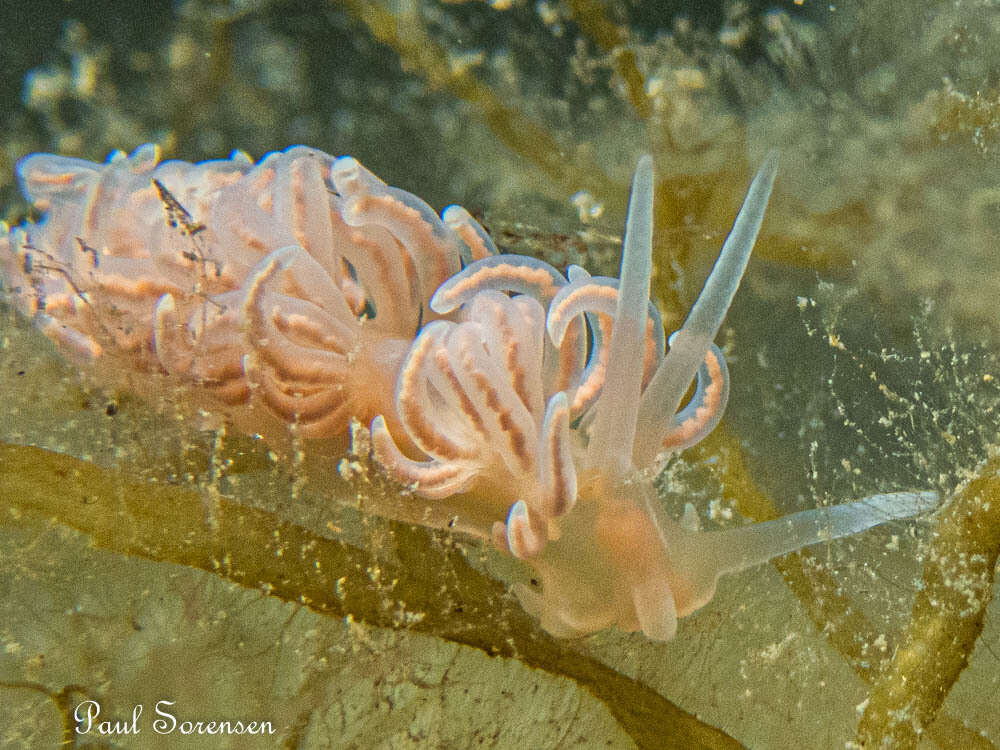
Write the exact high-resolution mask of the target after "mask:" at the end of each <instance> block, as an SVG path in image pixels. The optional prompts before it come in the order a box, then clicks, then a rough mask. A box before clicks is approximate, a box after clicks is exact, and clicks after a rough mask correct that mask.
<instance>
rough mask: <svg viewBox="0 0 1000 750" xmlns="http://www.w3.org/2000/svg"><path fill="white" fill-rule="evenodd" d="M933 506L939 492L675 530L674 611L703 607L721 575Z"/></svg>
mask: <svg viewBox="0 0 1000 750" xmlns="http://www.w3.org/2000/svg"><path fill="white" fill-rule="evenodd" d="M937 504H938V493H937V492H933V491H927V492H891V493H888V494H883V495H872V496H871V497H866V498H864V499H863V500H858V501H855V502H853V503H844V504H842V505H834V506H831V507H826V508H814V509H812V510H804V511H801V512H799V513H792V514H790V515H787V516H784V517H783V518H778V519H776V520H773V521H765V522H763V523H755V524H752V525H750V526H742V527H740V528H737V529H727V530H725V531H712V532H702V533H690V532H684V531H683V530H681V529H680V527H679V526H678V527H676V528H674V529H673V533H671V534H670V535H669V536H671V537H674V538H668V540H667V542H668V544H669V545H670V546H669V549H670V553H671V559H672V560H674V561H675V566H676V572H677V576H678V577H679V578H680V579H681V580H683V581H684V587H683V596H681V595H678V597H677V598H678V599H679V601H678V607H677V608H678V613H679V614H680V615H681V616H682V617H683V616H684V615H686V614H688V613H689V612H691V611H693V610H695V609H698V607H701V606H703V605H704V604H705V603H707V602H708V600H709V599H711V598H712V595H713V594H714V593H715V584H716V581H717V580H718V578H719V576H721V575H723V574H725V573H735V572H738V571H740V570H745V569H746V568H750V567H753V566H755V565H760V564H761V563H764V562H767V561H768V560H771V559H773V558H775V557H780V556H782V555H787V554H788V553H789V552H794V551H796V550H798V549H801V548H802V547H808V546H809V545H811V544H818V543H820V542H828V541H831V540H833V539H839V538H840V537H844V536H850V535H851V534H857V533H859V532H862V531H865V530H866V529H870V528H871V527H873V526H878V525H879V524H882V523H886V522H887V521H895V520H898V519H901V518H910V517H912V516H915V515H918V514H920V513H924V512H926V511H929V510H932V509H934V508H935V507H936V506H937ZM675 589H679V587H676V586H675ZM675 593H676V592H675Z"/></svg>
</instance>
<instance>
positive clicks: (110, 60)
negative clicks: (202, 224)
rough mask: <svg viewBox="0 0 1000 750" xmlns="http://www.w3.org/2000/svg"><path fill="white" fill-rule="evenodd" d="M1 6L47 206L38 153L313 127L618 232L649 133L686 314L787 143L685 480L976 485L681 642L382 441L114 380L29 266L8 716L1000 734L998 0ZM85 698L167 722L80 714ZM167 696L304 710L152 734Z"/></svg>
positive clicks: (582, 731)
mask: <svg viewBox="0 0 1000 750" xmlns="http://www.w3.org/2000/svg"><path fill="white" fill-rule="evenodd" d="M0 29H2V31H0V71H2V72H0V101H2V102H3V106H0V133H2V138H0V216H2V217H3V218H5V219H6V220H7V221H8V222H10V223H11V224H14V223H17V222H20V221H22V220H25V219H28V220H34V219H37V218H39V217H38V215H37V212H35V211H34V210H33V209H31V208H30V207H29V206H28V205H27V204H26V203H25V202H24V201H23V199H22V198H21V197H20V195H19V193H18V190H17V185H16V182H15V172H14V164H15V162H16V161H17V159H19V158H20V157H22V156H24V155H26V154H28V153H32V152H36V151H52V152H59V153H63V154H67V155H74V156H81V157H85V158H88V159H93V160H102V159H104V158H105V156H107V154H108V153H109V152H111V151H112V150H114V149H122V150H125V151H130V150H132V149H133V148H135V147H136V146H138V145H140V144H142V143H145V142H156V143H158V144H160V145H161V146H162V148H163V151H164V155H165V157H168V158H181V159H185V160H190V161H196V160H201V159H206V158H218V157H224V156H226V155H227V154H228V153H229V152H230V151H231V150H232V149H235V148H240V149H243V150H245V151H247V152H248V153H249V154H251V156H252V157H253V158H255V159H258V158H260V157H261V156H263V155H264V154H265V153H267V152H268V151H271V150H275V149H280V148H284V147H285V146H287V145H289V144H292V143H306V144H308V145H310V146H314V147H317V148H320V149H323V150H325V151H328V152H330V153H332V154H351V155H353V156H355V157H356V158H358V159H359V160H360V161H361V162H362V163H364V164H365V165H366V166H367V167H368V168H370V169H371V170H372V171H373V172H375V173H376V174H378V175H379V176H380V177H381V178H382V179H384V180H385V181H386V182H388V183H389V184H392V185H395V186H399V187H401V188H404V189H406V190H409V191H411V192H413V193H415V194H417V195H419V196H421V197H422V198H424V199H425V200H426V201H427V202H428V203H430V204H431V205H432V206H434V207H435V208H437V209H440V208H441V207H443V206H444V205H446V204H448V203H452V202H460V203H462V204H463V205H464V206H466V207H467V208H468V209H469V210H470V211H471V212H472V213H473V214H474V215H475V216H477V218H481V220H482V222H483V223H484V225H485V226H486V227H487V228H488V229H489V230H490V231H491V233H492V235H493V236H494V238H495V239H496V241H497V243H498V244H499V245H500V247H501V249H503V250H505V251H507V252H519V253H527V254H531V255H536V256H539V257H543V258H545V259H546V260H548V261H549V262H551V263H553V264H554V265H556V266H557V267H563V266H565V265H566V264H568V263H580V264H581V265H584V266H585V267H587V268H588V269H589V270H591V271H592V272H595V273H614V272H615V271H616V265H617V261H618V257H619V253H620V239H619V238H620V235H621V229H622V226H623V221H624V208H625V200H626V197H627V192H628V180H629V178H630V175H631V172H632V169H633V168H634V165H635V162H636V159H637V157H638V155H639V154H641V153H643V152H647V151H648V152H651V153H653V155H654V157H655V160H656V167H657V204H656V214H657V225H656V237H655V250H654V252H655V254H656V257H655V262H656V278H655V279H654V294H655V296H656V298H657V301H658V303H659V305H660V307H661V309H662V310H663V313H664V321H665V324H666V326H667V328H668V330H673V329H674V328H676V327H677V326H678V324H679V323H680V320H681V319H682V316H683V313H684V311H685V310H686V309H687V307H688V306H689V304H690V302H691V300H692V298H693V295H694V294H695V293H696V292H697V290H698V289H699V288H700V285H701V283H702V281H703V279H704V277H705V275H706V274H707V271H708V268H709V266H710V264H711V263H712V261H713V260H714V258H715V256H716V254H717V252H718V248H719V246H720V244H721V242H722V240H723V238H724V237H725V235H726V233H727V231H728V229H729V226H730V223H731V221H732V218H733V217H734V216H735V214H736V211H737V209H738V206H739V201H740V200H741V198H742V196H743V193H744V191H745V188H746V184H747V182H748V180H749V176H750V175H751V174H752V173H753V171H754V170H755V169H756V168H757V166H758V165H759V164H760V162H761V160H762V158H763V155H764V154H765V153H766V152H767V151H768V150H769V149H771V148H775V147H776V148H779V149H780V151H781V165H782V166H781V171H780V174H779V178H778V181H777V183H776V186H775V192H774V194H773V196H772V198H771V202H770V206H769V209H768V215H767V217H766V219H765V223H764V227H763V230H762V233H761V238H760V240H759V241H758V244H757V247H756V250H755V252H754V259H753V260H752V261H751V265H750V269H749V271H748V276H747V278H746V279H745V280H744V283H743V286H742V288H741V290H740V292H739V294H738V295H737V298H736V302H735V304H734V306H733V308H732V310H731V311H730V313H729V315H728V317H727V321H726V325H725V327H724V328H723V331H722V333H721V334H720V336H719V341H718V343H719V344H720V346H722V348H723V349H724V350H725V351H726V354H727V358H728V359H729V361H730V369H731V377H732V387H733V392H732V396H731V400H730V406H729V410H728V412H727V416H726V419H725V420H724V422H723V424H722V425H720V427H719V428H717V430H716V432H715V433H714V434H713V435H712V436H711V437H710V438H709V439H708V440H706V441H705V442H704V443H702V444H701V445H699V446H698V447H697V448H695V449H692V450H690V451H688V452H686V453H684V454H682V455H681V456H679V457H677V458H675V459H674V460H673V461H672V462H671V464H670V465H669V466H668V468H667V470H666V472H665V473H664V475H663V477H662V478H661V480H660V482H659V484H658V486H659V487H660V489H661V495H662V500H663V503H664V504H665V506H666V507H667V508H668V509H669V512H671V513H672V514H674V515H675V517H676V516H679V514H680V512H681V510H682V508H683V506H684V503H685V502H693V503H694V504H695V507H696V508H697V510H698V513H699V516H700V517H701V520H702V523H703V525H704V526H706V527H709V528H711V527H713V526H722V527H725V526H732V525H738V524H742V523H747V522H749V521H750V520H763V519H765V518H770V517H776V516H779V515H781V514H783V513H786V512H791V511H795V510H801V509H805V508H812V507H816V506H819V505H825V504H834V503H839V502H844V501H847V500H851V499H856V498H860V497H863V496H865V495H869V494H872V493H875V492H888V491H895V490H906V489H925V488H933V489H937V490H939V491H940V492H941V493H942V496H943V504H942V508H941V510H939V511H938V512H937V513H935V514H933V515H932V516H931V517H928V518H924V519H921V520H919V521H917V522H898V523H892V524H888V525H887V526H885V527H883V528H880V529H877V530H873V531H871V532H868V533H866V534H865V535H863V536H861V537H857V538H852V539H849V540H844V541H839V542H836V543H831V544H829V545H819V546H817V547H814V548H812V549H811V550H810V551H809V552H806V553H802V554H799V555H791V556H789V557H787V558H784V559H782V560H780V561H778V562H777V563H775V564H774V565H770V566H765V567H761V568H757V569H754V570H751V571H748V572H745V573H742V574H740V575H738V576H733V577H730V578H726V579H723V581H722V582H721V584H720V589H719V593H718V595H717V596H716V598H715V599H714V600H713V601H712V602H711V603H710V604H709V605H708V606H707V607H705V608H704V609H703V610H701V611H699V612H698V613H696V614H694V615H693V616H691V617H689V618H686V619H685V620H683V621H682V622H681V625H680V631H679V633H678V636H677V638H676V639H675V640H673V641H671V642H668V643H653V642H650V641H648V640H646V639H645V638H644V637H643V636H642V635H641V634H624V633H620V632H617V631H605V632H602V633H599V634H597V635H594V636H590V637H587V638H584V639H581V640H576V641H559V640H555V639H553V638H551V637H550V636H548V635H546V634H545V633H544V632H543V631H541V630H539V629H538V627H537V625H536V624H535V623H534V621H532V620H531V618H529V617H528V616H527V615H525V614H524V613H523V612H521V611H520V608H519V606H518V604H517V602H516V600H515V599H514V598H513V597H512V596H510V595H509V594H508V584H509V583H510V582H511V581H515V580H518V576H523V575H524V573H523V571H520V570H519V569H518V568H517V567H516V566H515V565H513V564H512V563H511V562H510V561H509V560H505V559H502V558H501V557H500V556H499V555H498V554H496V553H494V552H492V551H490V550H487V549H484V548H483V547H482V546H481V545H479V544H477V543H470V542H469V541H468V540H466V539H463V538H462V537H461V536H459V535H454V536H453V535H449V534H446V533H439V532H431V531H427V530H425V529H420V528H411V527H408V526H405V525H402V524H398V523H395V522H393V521H391V520H388V519H387V518H386V516H391V515H392V513H391V511H390V509H391V507H392V506H393V504H394V503H399V502H405V498H400V497H398V496H397V494H396V491H395V488H393V487H391V486H388V485H387V484H386V483H385V482H384V481H382V480H381V479H380V478H379V477H378V475H377V473H376V472H374V471H369V468H370V467H369V466H368V464H367V459H366V456H364V455H363V454H362V452H360V451H359V455H353V456H348V457H346V458H345V456H343V455H342V454H336V453H333V452H331V451H329V450H325V449H324V446H322V445H314V444H309V443H302V444H301V445H297V446H295V449H294V450H292V451H289V452H285V453H276V452H275V451H274V450H272V449H271V448H270V447H269V446H264V445H261V444H260V442H259V441H254V440H252V439H250V438H248V437H246V436H242V435H239V434H234V433H232V432H227V431H226V430H225V429H224V428H221V427H216V428H215V429H202V427H203V425H201V424H199V423H198V421H197V420H192V419H190V418H189V410H186V409H184V408H183V407H182V406H181V405H180V404H179V403H177V402H176V399H183V398H184V394H183V393H177V394H174V395H175V398H169V397H166V396H164V397H158V398H156V399H155V400H154V401H153V402H151V401H150V400H148V399H144V398H143V396H142V392H141V391H142V390H143V388H142V385H141V384H139V385H138V386H137V389H136V390H135V391H115V390H112V389H109V388H107V387H104V386H103V385H102V383H101V382H100V379H99V378H98V377H95V376H94V374H93V373H86V372H79V371H77V370H76V369H75V368H74V367H72V366H71V365H70V364H69V363H67V362H66V361H65V360H64V359H63V358H62V357H61V356H60V355H59V354H58V352H56V350H55V349H54V347H53V346H52V345H51V344H50V343H49V342H48V340H47V339H46V338H45V337H44V336H43V335H42V334H41V333H39V332H38V331H37V330H35V329H34V328H33V326H32V325H31V323H30V321H26V320H24V319H23V318H21V317H19V316H18V315H17V314H16V313H15V312H14V310H13V306H11V305H7V304H6V303H5V301H4V299H3V295H2V292H0V394H2V399H0V519H2V521H0V747H3V748H8V747H10V748H21V747H24V748H45V747H53V748H54V747H59V746H60V745H61V743H63V745H64V746H71V747H72V746H75V747H114V748H159V747H163V748H168V747H169V748H175V747H177V748H185V747H191V748H195V747H213V748H216V747H217V748H224V747H233V748H237V747H239V748H245V747H262V748H263V747H268V748H270V747H286V748H292V747H295V748H408V747H414V748H417V747H419V748H424V747H432V748H434V747H440V748H454V747H471V746H481V747H493V748H515V747H516V748H522V747H531V748H565V747H588V748H589V747H607V748H631V747H638V748H663V747H668V748H669V747H677V748H698V747H704V748H735V747H740V746H743V747H749V748H787V747H816V748H827V747H829V748H840V747H901V748H906V747H920V748H935V747H937V748H945V749H947V748H963V750H969V749H970V748H976V749H978V748H992V747H995V746H996V745H997V744H998V743H1000V712H998V711H997V698H996V696H997V693H998V688H1000V627H998V623H997V616H998V614H1000V612H998V609H997V605H996V604H995V603H993V596H992V593H993V585H994V581H993V577H994V572H995V568H996V562H997V553H998V550H1000V476H998V471H1000V462H998V459H997V457H996V455H995V453H996V451H995V448H994V446H995V445H996V444H997V433H998V430H997V410H998V405H1000V388H998V381H997V378H998V377H1000V363H998V360H997V356H996V352H997V345H998V341H1000V327H998V319H997V312H996V306H997V300H998V299H1000V258H998V257H997V253H996V251H995V248H996V245H997V241H998V239H1000V180H998V170H997V169H996V167H997V164H998V154H1000V63H998V62H997V60H996V55H995V52H994V51H995V50H996V49H998V48H1000V8H998V4H997V3H995V2H992V1H990V0H975V1H966V0H957V1H956V0H949V1H948V2H933V1H931V0H918V1H913V0H871V1H869V2H860V1H857V2H843V3H841V2H834V3H830V2H823V3H820V2H814V0H801V1H795V2H787V3H762V2H741V1H739V0H733V1H727V2H705V3H694V2H660V3H640V2H627V3H620V2H602V1H601V0H564V1H563V2H558V1H557V0H539V2H530V1H527V2H526V1H524V0H494V1H493V2H483V1H481V0H468V1H467V2H462V1H461V0H458V1H455V0H451V1H448V2H426V3H417V2H406V1H405V0H400V1H399V2H389V1H388V0H387V1H386V2H381V3H378V2H373V3H363V2H353V1H350V0H349V1H348V2H333V1H331V2H328V3H320V2H266V1H264V0H260V1H259V2H254V1H253V0H245V1H243V2H237V1H233V2H207V1H200V2H147V3H142V4H136V3H127V2H110V1H109V2H88V3H65V2H57V1H51V2H34V3H16V2H9V3H3V4H2V7H0ZM150 377H153V376H150ZM88 700H91V701H97V702H99V703H100V705H101V709H102V715H101V718H107V719H111V720H122V721H127V720H129V719H131V717H132V716H133V710H134V707H135V706H136V705H138V704H141V705H142V706H143V707H144V713H143V718H142V719H141V720H140V722H139V724H140V726H141V727H142V730H143V731H142V732H141V733H140V734H138V735H134V734H126V733H120V734H117V735H115V736H105V737H100V736H96V735H95V734H90V735H81V734H79V733H77V732H76V731H75V727H76V726H77V725H76V722H75V721H74V717H73V712H74V709H76V707H77V706H79V705H80V704H81V703H83V702H85V701H88ZM157 701H173V702H174V705H173V708H172V710H173V712H174V713H175V715H176V716H177V717H178V719H184V720H188V721H203V722H205V721H211V720H231V721H232V720H242V721H251V720H256V721H264V720H266V721H270V722H271V723H272V724H273V727H274V728H275V734H274V735H272V736H270V737H267V738H254V737H249V736H245V735H244V736H228V737H227V736H213V737H205V736H198V735H182V734H181V733H180V731H177V732H173V733H170V734H164V735H158V734H156V733H155V732H154V731H153V729H152V719H153V706H154V705H155V704H156V702H157ZM255 742H256V743H257V744H254V743H255Z"/></svg>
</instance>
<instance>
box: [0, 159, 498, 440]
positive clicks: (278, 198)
mask: <svg viewBox="0 0 1000 750" xmlns="http://www.w3.org/2000/svg"><path fill="white" fill-rule="evenodd" d="M18 177H19V180H20V183H21V188H22V191H23V192H24V194H25V195H26V196H27V197H28V198H29V200H31V201H32V202H33V203H34V204H35V206H36V207H37V208H38V209H39V210H41V211H42V212H44V218H43V220H42V221H41V222H40V223H38V224H25V225H22V226H20V227H15V228H14V229H13V231H8V230H6V228H5V227H3V228H0V278H3V280H4V289H5V291H7V292H8V293H9V294H10V296H11V298H12V299H13V300H14V302H15V303H16V304H17V305H18V307H19V308H20V309H21V311H22V312H23V313H24V314H26V315H28V316H29V317H34V318H35V320H36V323H37V324H38V326H39V327H40V328H41V330H42V331H44V332H45V333H46V335H48V336H49V337H50V338H52V339H53V340H54V341H55V342H56V343H57V344H58V345H59V346H60V347H61V348H62V349H63V350H64V351H66V352H68V353H69V354H70V355H71V356H74V357H75V358H76V359H77V360H82V361H84V362H85V363H87V364H92V365H96V367H97V369H98V370H99V371H100V372H101V373H102V375H103V377H105V378H107V379H110V381H111V382H115V381H121V380H123V379H124V380H129V381H131V382H129V383H127V384H126V387H132V388H137V389H139V390H142V391H143V392H145V391H146V390H147V389H148V388H149V387H150V385H151V383H150V378H149V377H147V374H148V373H161V374H167V375H169V376H171V378H172V381H173V382H176V383H181V384H185V385H192V386H194V388H192V389H191V390H190V391H189V392H188V394H187V396H188V397H189V398H193V399H199V398H201V397H204V399H203V400H204V402H205V406H207V407H208V408H210V409H213V410H215V411H222V412H224V414H225V416H226V417H227V418H228V419H229V420H230V421H232V422H233V423H235V424H236V426H237V427H239V428H240V429H242V430H243V431H245V432H248V433H259V434H263V435H264V436H265V438H267V439H268V440H269V441H273V442H281V441H282V440H283V439H286V438H287V434H288V426H289V425H294V426H295V431H296V433H297V434H298V435H299V436H301V437H306V438H316V437H338V438H343V436H344V435H346V432H347V427H348V425H349V421H350V418H351V417H357V418H360V419H363V420H365V421H366V422H367V421H368V420H370V419H371V418H372V417H374V416H375V415H376V414H379V413H383V412H386V405H387V404H390V405H391V403H392V399H393V390H394V387H395V379H396V372H397V371H398V369H399V365H400V364H401V362H402V360H403V358H404V356H405V355H406V351H407V349H408V348H409V346H410V343H411V342H412V340H413V337H414V335H416V332H417V330H418V329H419V327H420V324H421V318H422V316H423V317H424V318H425V319H426V316H427V312H426V308H427V302H428V300H429V299H430V296H431V295H432V294H433V293H434V291H435V290H436V289H437V288H438V287H439V286H440V285H441V284H442V283H443V282H444V281H445V280H446V279H448V278H449V277H450V276H452V275H453V274H454V273H456V272H457V271H458V270H459V269H460V268H461V264H462V260H463V256H464V257H465V259H466V260H471V259H474V258H478V257H483V256H484V255H486V254H488V253H490V252H494V249H493V246H492V243H491V242H490V241H489V238H488V236H487V235H486V234H485V232H484V231H482V228H481V227H479V226H478V224H475V222H474V221H473V220H472V218H471V217H470V216H469V215H468V213H466V212H465V211H463V210H462V209H460V208H457V207H455V208H453V209H451V210H450V211H449V212H448V214H447V216H446V218H447V219H448V224H447V225H446V224H445V223H444V222H443V221H442V220H441V219H439V218H438V217H437V216H436V215H435V214H434V212H433V211H432V210H431V209H430V207H429V206H427V205H426V204H425V203H424V202H423V201H421V200H420V199H419V198H417V197H416V196H413V195H411V194H410V193H407V192H405V191H402V190H399V189H396V188H392V187H389V186H387V185H386V184H385V183H383V182H382V181H381V180H379V179H378V178H377V177H375V176H374V175H373V174H371V173H370V172H369V171H368V170H366V169H365V168H364V167H362V166H361V165H360V164H359V163H358V162H357V161H356V160H354V159H352V158H350V157H344V158H341V159H334V158H333V157H331V156H329V155H328V154H325V153H323V152H322V151H319V150H317V149H310V148H306V147H304V146H294V147H291V148H288V149H286V150H285V151H281V152H275V153H272V154H269V155H267V156H266V157H265V158H264V159H262V160H261V161H260V162H258V163H257V164H254V163H253V162H252V161H251V160H250V158H249V157H248V156H247V155H246V154H244V153H242V152H239V151H236V152H233V155H232V157H231V158H229V159H223V160H216V161H207V162H202V163H200V164H189V163H186V162H181V161H167V162H162V163H160V162H159V149H158V148H157V147H156V146H154V145H145V146H142V147H140V148H138V149H136V150H135V151H134V152H133V153H132V154H131V155H129V156H126V155H125V154H124V153H122V152H115V153H113V154H111V156H109V157H108V160H107V162H106V163H104V164H96V163H94V162H90V161H85V160H83V159H75V158H70V157H65V156H58V155H55V154H33V155H31V156H28V157H26V158H25V159H23V160H21V162H20V163H19V164H18ZM463 238H464V239H463ZM116 384H119V385H120V384H121V383H116ZM389 419H390V420H392V416H391V414H390V415H389Z"/></svg>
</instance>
